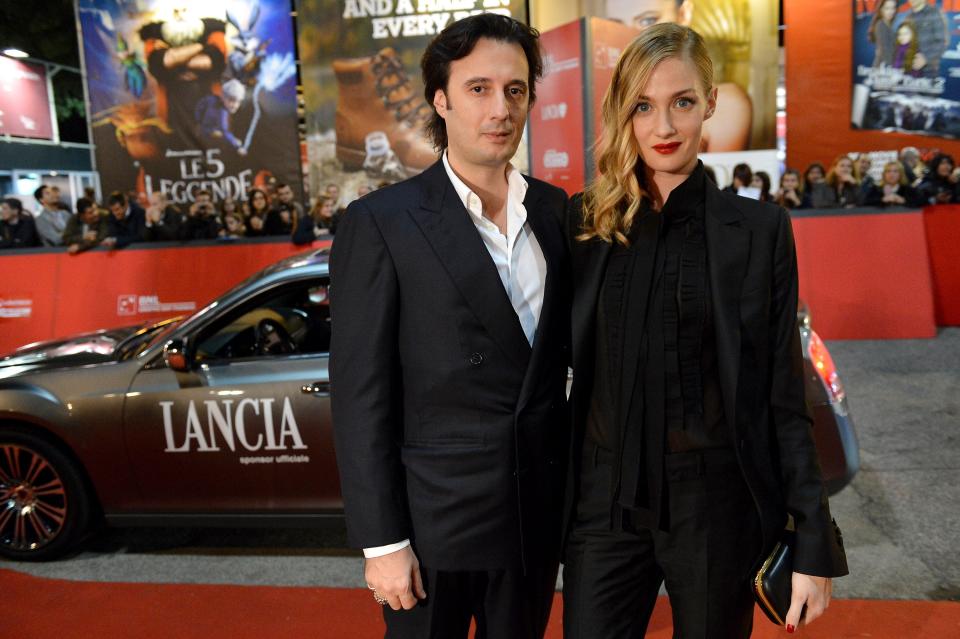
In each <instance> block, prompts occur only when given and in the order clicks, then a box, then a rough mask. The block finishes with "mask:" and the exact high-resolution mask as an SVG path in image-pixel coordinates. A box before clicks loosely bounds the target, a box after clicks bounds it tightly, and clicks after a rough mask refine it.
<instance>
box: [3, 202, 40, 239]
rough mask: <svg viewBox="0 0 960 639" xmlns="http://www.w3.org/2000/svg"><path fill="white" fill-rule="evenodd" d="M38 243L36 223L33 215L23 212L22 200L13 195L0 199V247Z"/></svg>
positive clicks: (38, 236)
mask: <svg viewBox="0 0 960 639" xmlns="http://www.w3.org/2000/svg"><path fill="white" fill-rule="evenodd" d="M40 245H41V243H40V235H39V234H38V233H37V225H36V223H35V222H34V220H33V216H32V215H30V214H29V213H25V212H24V210H23V202H21V201H20V200H18V199H17V198H15V197H8V198H5V199H3V200H0V249H10V248H32V247H34V246H40Z"/></svg>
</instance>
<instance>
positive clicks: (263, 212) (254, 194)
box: [244, 189, 270, 237]
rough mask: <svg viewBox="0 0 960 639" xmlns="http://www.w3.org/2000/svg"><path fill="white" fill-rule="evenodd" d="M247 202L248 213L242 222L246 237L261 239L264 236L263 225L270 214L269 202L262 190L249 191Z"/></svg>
mask: <svg viewBox="0 0 960 639" xmlns="http://www.w3.org/2000/svg"><path fill="white" fill-rule="evenodd" d="M247 202H248V203H249V208H250V213H249V215H248V216H247V217H246V219H245V220H244V226H246V227H247V237H262V236H264V235H266V231H265V230H264V224H265V223H266V221H267V213H269V212H270V201H269V200H268V199H267V194H266V193H265V192H264V191H263V190H262V189H250V192H249V194H248V195H247Z"/></svg>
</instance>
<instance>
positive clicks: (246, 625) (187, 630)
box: [0, 570, 960, 639]
mask: <svg viewBox="0 0 960 639" xmlns="http://www.w3.org/2000/svg"><path fill="white" fill-rule="evenodd" d="M382 636H383V626H382V622H381V620H380V617H379V613H378V612H377V606H376V604H374V603H373V600H372V598H371V597H370V593H369V592H367V591H365V590H347V589H337V588H277V587H268V586H195V585H182V584H174V585H166V584H164V585H157V584H125V583H92V582H77V581H62V580H56V579H40V578H36V577H31V576H28V575H24V574H21V573H18V572H14V571H11V570H0V638H2V639H80V638H82V639H88V638H89V639H94V638H95V639H112V638H113V637H117V638H127V637H135V638H137V639H154V638H156V639H190V638H194V637H196V638H197V639H221V638H222V639H245V638H248V637H249V638H250V639H265V638H267V637H283V638H284V639H300V638H301V637H302V638H303V639H308V638H309V639H325V638H338V639H339V638H341V637H343V638H350V639H353V638H358V639H362V638H367V637H369V638H374V637H382ZM547 636H548V637H549V638H550V639H561V632H560V600H559V596H558V598H557V605H556V606H555V607H554V613H553V618H552V620H551V624H550V629H549V632H548V634H547ZM647 636H648V637H651V638H655V639H668V638H669V637H670V636H671V628H670V607H669V605H668V604H667V602H666V600H665V599H661V601H660V602H659V603H658V604H657V609H656V611H655V613H654V617H653V620H652V621H651V624H650V631H649V632H648V634H647ZM753 636H754V637H755V638H758V639H766V638H770V637H788V636H790V635H787V634H786V632H784V631H783V630H780V629H778V628H776V627H774V626H773V625H772V624H771V623H770V622H768V621H767V620H766V619H765V618H761V617H760V616H759V613H758V616H757V619H756V630H755V631H754V634H753ZM793 636H803V637H816V638H820V639H828V638H829V639H839V638H844V637H869V638H871V639H919V638H924V637H930V638H934V637H936V638H952V637H960V603H955V602H932V601H862V600H837V601H834V602H833V604H831V606H830V610H829V612H828V614H827V616H826V617H825V618H823V619H820V620H818V621H817V622H816V623H815V624H813V625H812V626H811V628H810V630H807V631H802V632H800V633H799V634H798V635H793ZM494 639H507V638H494Z"/></svg>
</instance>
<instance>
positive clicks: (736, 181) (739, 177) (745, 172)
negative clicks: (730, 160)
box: [723, 162, 753, 193]
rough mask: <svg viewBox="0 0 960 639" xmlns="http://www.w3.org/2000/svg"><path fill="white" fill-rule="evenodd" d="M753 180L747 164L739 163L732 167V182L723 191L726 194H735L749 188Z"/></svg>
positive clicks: (751, 171)
mask: <svg viewBox="0 0 960 639" xmlns="http://www.w3.org/2000/svg"><path fill="white" fill-rule="evenodd" d="M752 180H753V170H752V169H751V168H750V165H749V164H744V163H742V162H741V163H740V164H738V165H736V166H735V167H733V180H732V181H731V182H730V184H729V186H727V188H725V189H723V190H724V191H726V192H727V193H737V192H739V191H740V189H742V188H743V187H745V186H750V182H751V181H752Z"/></svg>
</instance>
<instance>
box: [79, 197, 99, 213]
mask: <svg viewBox="0 0 960 639" xmlns="http://www.w3.org/2000/svg"><path fill="white" fill-rule="evenodd" d="M91 206H96V203H94V201H93V200H91V199H89V198H85V197H82V198H80V199H79V200H77V215H83V214H84V212H85V211H86V210H87V209H88V208H90V207H91Z"/></svg>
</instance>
